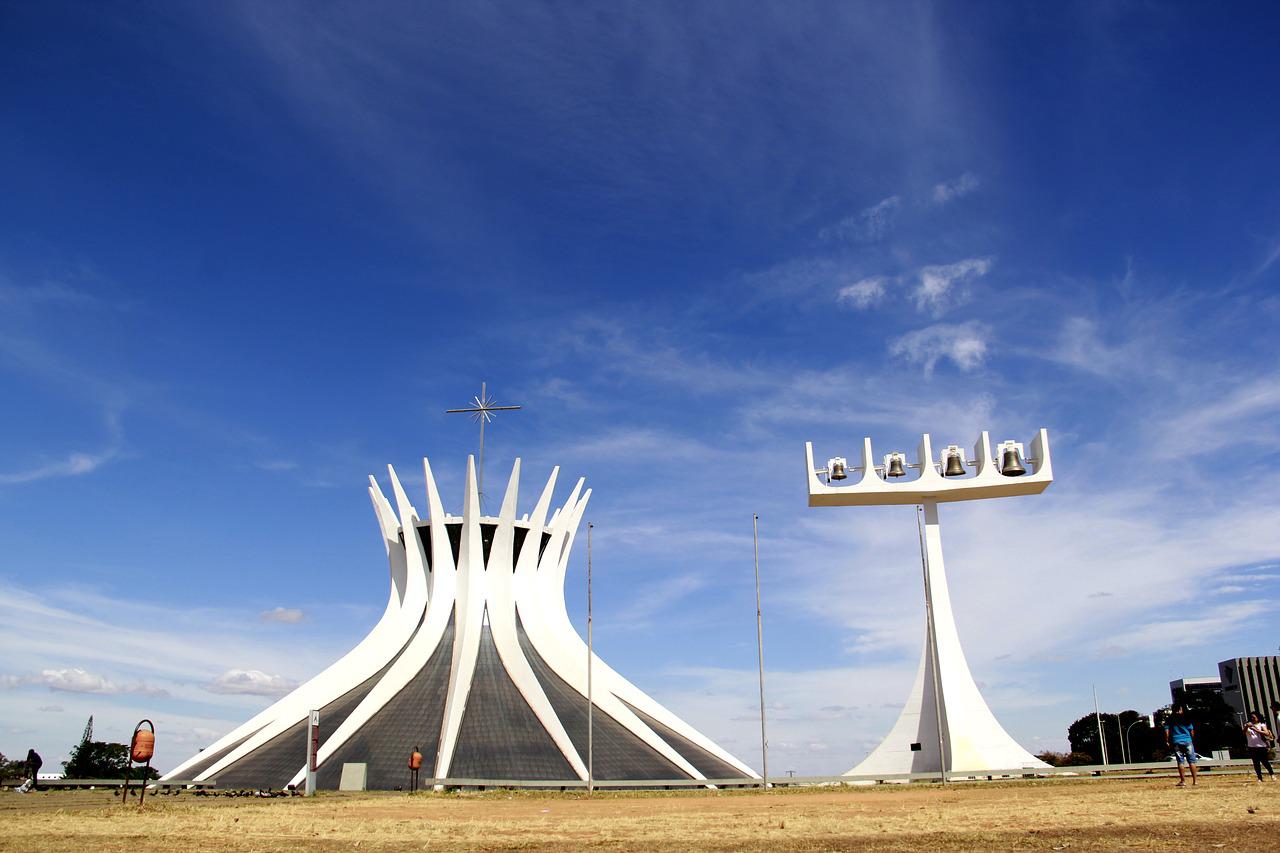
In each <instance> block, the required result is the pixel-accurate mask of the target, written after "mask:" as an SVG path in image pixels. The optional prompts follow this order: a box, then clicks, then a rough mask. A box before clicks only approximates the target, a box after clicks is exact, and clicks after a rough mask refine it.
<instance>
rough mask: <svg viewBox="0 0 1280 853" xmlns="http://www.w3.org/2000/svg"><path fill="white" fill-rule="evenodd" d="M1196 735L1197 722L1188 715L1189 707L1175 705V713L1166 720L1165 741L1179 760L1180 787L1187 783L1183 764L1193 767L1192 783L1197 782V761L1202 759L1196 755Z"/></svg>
mask: <svg viewBox="0 0 1280 853" xmlns="http://www.w3.org/2000/svg"><path fill="white" fill-rule="evenodd" d="M1195 735H1196V727H1195V724H1194V723H1192V722H1191V718H1190V717H1189V716H1187V709H1186V708H1184V707H1183V706H1182V705H1174V706H1173V713H1172V714H1170V715H1169V719H1167V720H1165V721H1164V742H1165V745H1166V746H1168V747H1169V748H1170V749H1172V750H1173V757H1174V759H1176V760H1177V762H1178V787H1179V788H1184V787H1186V784H1187V776H1186V771H1185V770H1184V769H1183V765H1184V764H1185V765H1188V766H1190V768H1191V784H1192V785H1194V784H1195V783H1196V762H1198V761H1199V760H1200V756H1198V755H1196V747H1195V744H1194V742H1193V739H1194V738H1195Z"/></svg>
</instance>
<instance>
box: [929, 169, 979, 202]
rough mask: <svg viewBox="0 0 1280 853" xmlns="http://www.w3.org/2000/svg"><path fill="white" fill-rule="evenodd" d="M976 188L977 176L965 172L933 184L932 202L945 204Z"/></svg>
mask: <svg viewBox="0 0 1280 853" xmlns="http://www.w3.org/2000/svg"><path fill="white" fill-rule="evenodd" d="M977 188H978V176H977V175H975V174H973V173H972V172H965V173H964V174H962V175H960V176H959V177H957V178H952V179H951V180H949V181H943V182H942V183H940V184H935V185H934V187H933V203H934V204H946V203H947V202H949V201H952V200H954V199H957V198H963V197H964V196H967V195H968V194H969V193H971V192H973V191H974V190H976V189H977Z"/></svg>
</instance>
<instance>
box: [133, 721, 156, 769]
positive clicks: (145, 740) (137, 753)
mask: <svg viewBox="0 0 1280 853" xmlns="http://www.w3.org/2000/svg"><path fill="white" fill-rule="evenodd" d="M155 753H156V735H155V732H149V731H147V730H146V729H139V730H138V731H136V732H134V733H133V747H132V749H130V750H129V757H130V758H132V759H133V760H134V762H135V763H137V764H145V763H146V762H148V761H150V760H151V756H153V755H155Z"/></svg>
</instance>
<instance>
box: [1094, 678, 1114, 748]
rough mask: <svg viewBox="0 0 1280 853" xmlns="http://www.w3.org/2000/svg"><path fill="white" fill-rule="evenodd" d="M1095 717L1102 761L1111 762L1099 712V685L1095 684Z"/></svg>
mask: <svg viewBox="0 0 1280 853" xmlns="http://www.w3.org/2000/svg"><path fill="white" fill-rule="evenodd" d="M1093 719H1094V721H1095V722H1096V723H1097V724H1098V745H1099V746H1101V747H1102V763H1103V765H1104V766H1105V765H1107V764H1110V763H1111V762H1109V761H1107V736H1106V734H1105V733H1104V732H1103V731H1102V714H1100V713H1099V712H1098V685H1096V684H1095V685H1093Z"/></svg>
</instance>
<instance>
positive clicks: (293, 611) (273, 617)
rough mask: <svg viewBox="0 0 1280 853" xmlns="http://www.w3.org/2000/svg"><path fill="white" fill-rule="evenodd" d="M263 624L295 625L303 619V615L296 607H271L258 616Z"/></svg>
mask: <svg viewBox="0 0 1280 853" xmlns="http://www.w3.org/2000/svg"><path fill="white" fill-rule="evenodd" d="M258 618H259V619H261V620H262V621H263V622H278V623H280V624H282V625H296V624H298V623H299V622H301V621H302V620H303V618H304V614H303V612H302V611H301V610H299V609H298V608H296V607H273V608H271V609H270V610H264V611H262V613H260V614H258Z"/></svg>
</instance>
